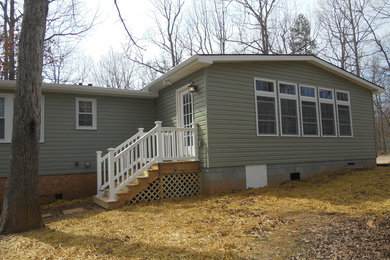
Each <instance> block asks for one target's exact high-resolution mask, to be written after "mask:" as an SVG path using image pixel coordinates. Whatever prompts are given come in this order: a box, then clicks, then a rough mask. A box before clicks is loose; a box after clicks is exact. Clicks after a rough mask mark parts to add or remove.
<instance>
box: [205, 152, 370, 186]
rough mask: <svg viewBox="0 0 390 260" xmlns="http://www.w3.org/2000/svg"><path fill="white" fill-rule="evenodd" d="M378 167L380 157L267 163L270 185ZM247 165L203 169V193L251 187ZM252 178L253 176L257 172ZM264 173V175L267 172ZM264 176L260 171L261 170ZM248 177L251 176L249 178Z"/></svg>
mask: <svg viewBox="0 0 390 260" xmlns="http://www.w3.org/2000/svg"><path fill="white" fill-rule="evenodd" d="M375 166H376V158H373V159H356V160H340V161H327V162H305V163H286V164H268V165H266V176H267V178H266V179H267V186H272V185H279V184H282V183H285V182H287V181H290V180H292V179H294V178H299V179H300V180H305V179H308V178H311V177H313V176H316V175H319V174H322V173H325V172H329V171H336V170H342V169H364V168H373V167H375ZM246 169H248V167H246V166H235V167H215V168H202V173H201V192H202V193H203V194H216V193H221V192H230V191H234V190H244V189H245V188H246V187H247V178H248V177H249V175H247V173H246ZM250 174H251V178H253V173H250ZM261 174H264V173H263V172H262V173H261ZM259 175H260V173H259ZM247 176H248V177H247Z"/></svg>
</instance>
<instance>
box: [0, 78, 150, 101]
mask: <svg viewBox="0 0 390 260" xmlns="http://www.w3.org/2000/svg"><path fill="white" fill-rule="evenodd" d="M15 87H16V81H14V80H1V81H0V88H1V89H5V90H11V91H14V90H15ZM41 90H42V92H53V93H69V94H85V95H103V96H121V97H138V98H155V97H156V96H155V95H153V93H152V92H150V91H144V90H126V89H115V88H104V87H93V86H85V85H67V84H52V83H45V82H43V83H42V88H41Z"/></svg>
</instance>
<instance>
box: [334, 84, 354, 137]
mask: <svg viewBox="0 0 390 260" xmlns="http://www.w3.org/2000/svg"><path fill="white" fill-rule="evenodd" d="M336 104H337V118H338V127H339V136H341V137H350V136H352V118H351V106H350V101H349V93H348V92H346V91H339V90H337V91H336Z"/></svg>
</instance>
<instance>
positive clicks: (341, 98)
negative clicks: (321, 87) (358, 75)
mask: <svg viewBox="0 0 390 260" xmlns="http://www.w3.org/2000/svg"><path fill="white" fill-rule="evenodd" d="M336 97H337V100H338V101H346V102H348V101H349V98H348V93H345V92H336Z"/></svg>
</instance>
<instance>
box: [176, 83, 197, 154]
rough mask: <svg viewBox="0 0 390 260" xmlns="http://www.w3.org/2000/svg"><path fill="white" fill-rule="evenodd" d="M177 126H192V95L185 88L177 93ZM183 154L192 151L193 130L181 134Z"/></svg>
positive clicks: (191, 152)
mask: <svg viewBox="0 0 390 260" xmlns="http://www.w3.org/2000/svg"><path fill="white" fill-rule="evenodd" d="M177 98H178V99H179V100H178V111H177V112H178V127H183V128H193V127H194V110H193V96H192V93H190V92H189V91H188V89H187V88H185V89H184V90H182V91H180V92H179V93H178V96H177ZM182 140H183V141H182V142H183V155H184V156H188V155H190V154H193V153H194V149H195V147H194V140H195V139H194V136H193V132H192V131H191V132H190V131H188V132H187V131H185V132H184V134H183V139H182Z"/></svg>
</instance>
